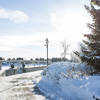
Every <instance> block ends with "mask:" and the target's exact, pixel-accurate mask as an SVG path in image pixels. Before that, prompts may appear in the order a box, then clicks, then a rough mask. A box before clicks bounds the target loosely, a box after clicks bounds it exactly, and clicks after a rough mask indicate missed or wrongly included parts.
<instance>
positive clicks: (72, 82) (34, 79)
mask: <svg viewBox="0 0 100 100" xmlns="http://www.w3.org/2000/svg"><path fill="white" fill-rule="evenodd" d="M85 69H86V65H85V64H78V63H70V62H66V63H64V62H60V63H54V64H52V65H49V66H48V67H47V68H46V69H45V70H44V71H36V72H30V73H25V74H19V75H14V76H9V77H0V87H1V88H0V100H96V99H93V96H95V98H98V99H100V76H89V75H87V74H86V72H85ZM11 98H12V99H11Z"/></svg>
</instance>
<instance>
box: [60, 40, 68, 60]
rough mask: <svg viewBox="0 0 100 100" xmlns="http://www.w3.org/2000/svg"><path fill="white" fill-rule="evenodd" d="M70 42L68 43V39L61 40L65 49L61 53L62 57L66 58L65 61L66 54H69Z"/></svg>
mask: <svg viewBox="0 0 100 100" xmlns="http://www.w3.org/2000/svg"><path fill="white" fill-rule="evenodd" d="M69 46H70V44H68V43H66V40H64V41H62V42H61V47H62V49H63V52H62V53H61V57H62V58H64V62H65V60H66V55H67V54H68V49H69Z"/></svg>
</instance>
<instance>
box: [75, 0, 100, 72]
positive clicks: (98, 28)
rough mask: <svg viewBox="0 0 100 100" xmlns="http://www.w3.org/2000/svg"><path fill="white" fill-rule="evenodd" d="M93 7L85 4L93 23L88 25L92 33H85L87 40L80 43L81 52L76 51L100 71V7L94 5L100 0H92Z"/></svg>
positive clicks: (96, 70) (82, 58)
mask: <svg viewBox="0 0 100 100" xmlns="http://www.w3.org/2000/svg"><path fill="white" fill-rule="evenodd" d="M91 2H92V3H91V7H88V6H86V5H85V8H86V10H87V11H88V12H89V13H90V15H91V17H92V21H93V23H92V24H90V23H88V24H87V26H88V28H89V29H90V30H91V34H84V37H87V40H83V44H81V45H80V47H81V53H80V52H77V51H75V52H74V53H75V54H76V55H77V56H79V57H80V59H81V61H82V62H85V63H87V64H88V65H91V66H93V67H94V70H95V72H100V9H96V8H95V7H94V6H93V5H94V4H95V5H98V6H99V3H100V1H99V0H91Z"/></svg>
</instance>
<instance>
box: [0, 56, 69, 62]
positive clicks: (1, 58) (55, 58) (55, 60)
mask: <svg viewBox="0 0 100 100" xmlns="http://www.w3.org/2000/svg"><path fill="white" fill-rule="evenodd" d="M0 60H5V58H3V57H0ZM7 60H25V59H24V58H22V57H18V58H16V59H15V58H12V59H11V58H8V59H7ZM29 60H34V59H32V58H31V59H29ZM35 60H37V61H38V60H39V61H46V60H47V59H45V58H35ZM48 60H50V61H51V62H61V61H64V60H65V59H64V58H57V57H53V58H51V59H50V58H48ZM66 61H68V59H67V58H66Z"/></svg>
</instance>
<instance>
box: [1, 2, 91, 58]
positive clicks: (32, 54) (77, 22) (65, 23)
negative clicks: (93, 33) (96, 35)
mask: <svg viewBox="0 0 100 100" xmlns="http://www.w3.org/2000/svg"><path fill="white" fill-rule="evenodd" d="M84 4H87V5H89V0H9V1H7V0H0V56H1V57H6V58H8V57H10V58H13V57H15V58H16V57H23V58H26V59H30V58H33V59H34V58H37V57H38V58H39V57H44V58H46V47H45V46H44V44H45V39H46V38H48V39H49V58H52V57H60V55H61V52H62V49H61V45H60V42H61V41H63V40H66V41H67V42H68V43H70V44H71V48H70V49H69V50H70V51H71V50H75V49H76V46H77V44H78V43H79V42H80V41H81V40H82V38H83V34H86V33H88V32H89V31H88V28H87V27H86V22H90V16H89V13H87V11H86V10H85V8H84Z"/></svg>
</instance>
